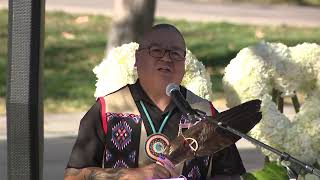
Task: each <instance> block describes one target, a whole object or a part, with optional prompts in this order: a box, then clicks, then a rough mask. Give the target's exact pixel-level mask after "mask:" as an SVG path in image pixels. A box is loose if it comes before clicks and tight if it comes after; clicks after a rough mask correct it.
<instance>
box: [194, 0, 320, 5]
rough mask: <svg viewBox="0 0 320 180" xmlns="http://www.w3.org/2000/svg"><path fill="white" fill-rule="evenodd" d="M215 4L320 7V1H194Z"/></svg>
mask: <svg viewBox="0 0 320 180" xmlns="http://www.w3.org/2000/svg"><path fill="white" fill-rule="evenodd" d="M193 1H201V2H213V3H217V2H218V3H220V2H224V3H226V2H227V3H253V4H295V5H307V6H320V0H193Z"/></svg>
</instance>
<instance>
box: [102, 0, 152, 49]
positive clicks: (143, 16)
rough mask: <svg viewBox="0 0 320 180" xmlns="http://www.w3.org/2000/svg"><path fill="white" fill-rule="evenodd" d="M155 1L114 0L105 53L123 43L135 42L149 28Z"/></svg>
mask: <svg viewBox="0 0 320 180" xmlns="http://www.w3.org/2000/svg"><path fill="white" fill-rule="evenodd" d="M155 6H156V0H114V14H113V20H112V26H111V30H110V32H109V40H108V46H107V51H106V52H108V50H110V49H111V48H113V47H116V46H119V45H121V44H124V43H129V42H133V41H134V42H137V41H139V40H140V38H141V37H142V35H143V34H144V33H145V32H146V31H147V30H148V29H150V28H151V26H152V25H153V20H154V13H155Z"/></svg>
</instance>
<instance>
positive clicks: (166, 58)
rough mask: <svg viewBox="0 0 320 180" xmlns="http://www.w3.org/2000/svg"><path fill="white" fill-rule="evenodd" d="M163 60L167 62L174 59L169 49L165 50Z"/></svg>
mask: <svg viewBox="0 0 320 180" xmlns="http://www.w3.org/2000/svg"><path fill="white" fill-rule="evenodd" d="M161 60H162V61H167V62H171V61H172V59H171V58H170V51H169V50H166V51H165V52H164V55H163V57H162V58H161Z"/></svg>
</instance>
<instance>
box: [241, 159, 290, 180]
mask: <svg viewBox="0 0 320 180" xmlns="http://www.w3.org/2000/svg"><path fill="white" fill-rule="evenodd" d="M243 179H244V180H288V179H289V178H288V175H287V171H286V168H284V167H283V166H280V165H277V164H276V163H275V162H270V163H266V164H265V166H264V167H263V169H261V170H258V171H255V172H251V173H246V174H245V175H244V176H243Z"/></svg>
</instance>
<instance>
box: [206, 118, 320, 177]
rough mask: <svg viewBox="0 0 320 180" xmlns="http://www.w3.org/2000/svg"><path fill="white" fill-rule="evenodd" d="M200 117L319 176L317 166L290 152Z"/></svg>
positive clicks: (220, 123) (319, 172)
mask: <svg viewBox="0 0 320 180" xmlns="http://www.w3.org/2000/svg"><path fill="white" fill-rule="evenodd" d="M202 119H211V121H210V122H213V123H214V124H215V125H217V126H218V127H220V128H222V129H223V130H226V131H228V132H231V133H233V134H235V135H238V136H240V137H242V138H244V139H246V140H247V141H249V142H251V143H253V144H255V145H256V146H259V147H261V148H264V149H266V150H268V151H271V152H273V153H274V154H276V155H278V156H279V157H280V159H281V160H284V161H289V162H290V163H292V164H294V165H295V166H299V167H300V169H304V170H305V172H307V173H310V174H314V175H316V176H318V177H320V170H319V169H317V168H315V167H313V166H311V165H308V164H306V163H304V162H302V161H300V160H298V159H296V158H294V157H292V156H291V155H290V154H288V153H286V152H282V151H279V150H277V149H275V148H273V147H271V146H269V145H267V144H264V143H263V142H261V141H259V140H257V139H254V138H253V137H250V136H248V135H247V134H244V133H242V132H240V131H238V130H235V129H233V128H231V127H229V126H227V125H225V124H223V123H222V122H218V121H216V120H214V119H212V118H211V117H208V116H204V117H202Z"/></svg>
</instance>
